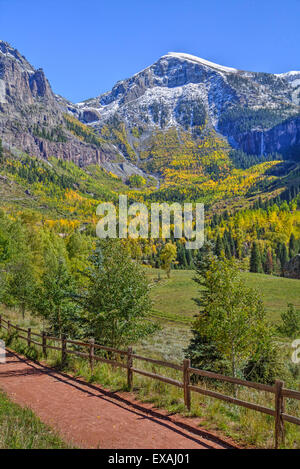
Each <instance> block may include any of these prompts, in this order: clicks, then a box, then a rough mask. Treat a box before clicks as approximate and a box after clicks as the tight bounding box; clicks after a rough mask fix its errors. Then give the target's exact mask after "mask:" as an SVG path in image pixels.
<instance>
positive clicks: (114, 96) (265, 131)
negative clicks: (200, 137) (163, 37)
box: [72, 53, 300, 154]
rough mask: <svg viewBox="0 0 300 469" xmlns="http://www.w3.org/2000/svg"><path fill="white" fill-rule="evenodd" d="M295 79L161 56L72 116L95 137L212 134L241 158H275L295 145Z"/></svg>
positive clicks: (299, 75) (299, 81) (298, 91)
mask: <svg viewBox="0 0 300 469" xmlns="http://www.w3.org/2000/svg"><path fill="white" fill-rule="evenodd" d="M299 101H300V72H288V73H285V74H279V75H273V74H267V73H256V72H247V71H241V70H236V69H233V68H229V67H224V66H221V65H217V64H214V63H211V62H208V61H206V60H203V59H200V58H198V57H194V56H191V55H188V54H181V53H169V54H167V55H165V56H163V57H161V58H160V59H159V60H158V61H157V62H155V63H154V64H153V65H151V66H150V67H148V68H146V69H145V70H143V71H141V72H140V73H137V74H136V75H134V76H133V77H131V78H129V79H127V80H123V81H120V82H118V83H117V84H116V85H115V86H114V87H113V89H112V90H111V91H110V92H108V93H105V94H104V95H101V96H98V97H97V98H93V99H90V100H88V101H86V102H83V103H79V104H77V105H76V106H74V108H73V109H72V110H73V112H74V113H75V114H76V115H77V117H78V118H79V119H81V120H82V121H83V122H87V123H89V124H90V125H92V126H93V127H94V128H96V129H97V130H101V129H102V128H103V126H104V125H107V124H108V125H109V124H116V123H119V122H121V123H123V124H124V126H125V129H126V132H127V137H128V138H129V139H130V130H131V129H132V128H134V127H138V128H141V129H143V131H146V132H147V133H148V134H149V132H150V133H151V132H153V131H157V130H163V131H164V130H167V129H169V128H171V127H176V128H179V129H184V130H190V131H193V129H194V128H196V127H199V126H202V127H203V126H206V127H210V128H214V129H215V130H216V131H218V132H219V133H221V134H223V135H224V136H226V137H227V138H228V140H229V142H230V143H231V144H232V145H233V146H235V147H239V148H241V149H243V150H244V151H246V152H248V153H255V154H260V153H261V152H262V153H266V152H275V151H282V150H284V149H285V148H286V147H288V146H290V145H293V144H295V143H296V142H297V141H298V130H297V129H298V123H299V118H296V119H295V120H293V119H291V117H293V116H297V115H299V112H300V107H299ZM277 137H278V138H277Z"/></svg>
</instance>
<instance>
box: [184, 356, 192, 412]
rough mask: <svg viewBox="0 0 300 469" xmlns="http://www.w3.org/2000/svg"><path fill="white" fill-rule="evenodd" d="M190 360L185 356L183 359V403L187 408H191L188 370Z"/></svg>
mask: <svg viewBox="0 0 300 469" xmlns="http://www.w3.org/2000/svg"><path fill="white" fill-rule="evenodd" d="M190 367H191V360H190V359H188V358H186V359H185V360H183V390H184V404H185V406H186V407H187V409H188V410H191V390H190V388H189V385H190V372H189V368H190Z"/></svg>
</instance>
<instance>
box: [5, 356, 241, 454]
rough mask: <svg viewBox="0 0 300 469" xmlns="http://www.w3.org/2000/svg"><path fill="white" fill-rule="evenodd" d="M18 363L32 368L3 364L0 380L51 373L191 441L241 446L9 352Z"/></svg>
mask: <svg viewBox="0 0 300 469" xmlns="http://www.w3.org/2000/svg"><path fill="white" fill-rule="evenodd" d="M10 357H13V358H15V359H16V360H12V361H10V360H9V358H10ZM18 362H19V363H24V364H26V366H27V367H30V368H29V369H28V368H24V369H18V370H16V371H13V370H11V371H3V372H1V365H0V380H1V379H3V378H4V379H5V378H11V377H18V376H23V377H25V376H28V377H32V376H39V375H47V376H50V377H52V378H53V379H55V380H57V381H59V382H61V383H63V384H65V385H68V386H70V387H72V388H75V389H77V390H78V391H80V392H81V393H85V394H86V395H87V396H88V397H97V398H99V399H102V400H103V401H106V402H109V403H110V404H113V405H114V406H117V407H119V408H121V409H123V410H126V411H127V412H129V413H131V414H135V415H136V416H138V418H139V419H148V420H150V421H152V422H154V423H155V424H158V425H160V426H163V427H165V428H167V429H168V430H169V431H172V432H174V433H176V434H178V435H180V436H182V437H184V438H186V439H188V440H192V441H194V442H195V443H197V444H199V446H202V447H206V448H208V449H211V448H214V446H213V443H214V444H218V445H220V446H221V447H223V448H227V449H237V446H235V445H233V444H231V443H230V442H228V441H224V440H222V439H221V438H219V437H218V436H215V435H212V434H211V433H209V432H208V431H206V430H203V429H201V428H197V427H195V426H192V425H190V424H189V423H188V422H184V421H178V420H176V419H172V415H174V414H172V413H169V414H167V415H163V414H161V413H160V412H159V411H157V410H155V409H151V408H150V409H149V408H147V407H144V406H143V405H142V404H141V403H138V402H133V401H131V400H129V399H127V398H126V397H124V396H121V395H119V394H117V393H118V391H114V392H112V391H106V390H105V389H103V388H101V387H99V386H96V385H94V384H91V383H87V382H86V381H84V380H83V379H81V378H75V377H72V376H70V375H68V374H67V373H64V372H60V371H57V370H55V369H53V368H50V367H48V366H46V365H43V364H41V363H40V362H34V361H32V360H30V359H27V358H24V357H21V356H19V355H18V354H16V353H15V352H13V351H11V350H9V351H7V364H11V363H13V364H15V363H18ZM175 415H176V414H175ZM186 432H189V433H186ZM197 437H198V438H197ZM199 437H200V438H201V440H200V439H199ZM203 440H205V441H203Z"/></svg>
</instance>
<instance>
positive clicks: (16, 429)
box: [0, 392, 68, 449]
mask: <svg viewBox="0 0 300 469" xmlns="http://www.w3.org/2000/svg"><path fill="white" fill-rule="evenodd" d="M64 448H68V445H67V444H65V443H64V442H63V441H62V440H61V439H60V438H59V436H58V435H57V434H56V433H55V432H53V431H52V430H51V429H50V428H49V427H48V426H46V425H44V424H43V423H42V422H41V421H40V420H39V419H38V418H37V417H36V416H35V415H34V413H33V412H32V411H31V410H30V409H27V408H22V407H20V406H19V405H17V404H15V403H13V402H12V401H10V400H9V399H8V397H7V396H6V394H4V393H2V392H0V449H64Z"/></svg>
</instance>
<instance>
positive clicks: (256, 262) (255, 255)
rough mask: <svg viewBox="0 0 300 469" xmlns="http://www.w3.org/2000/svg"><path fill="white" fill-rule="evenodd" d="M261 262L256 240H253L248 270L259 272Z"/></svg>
mask: <svg viewBox="0 0 300 469" xmlns="http://www.w3.org/2000/svg"><path fill="white" fill-rule="evenodd" d="M261 271H262V263H261V254H260V249H259V245H258V243H257V241H254V243H253V244H252V249H251V256H250V272H261Z"/></svg>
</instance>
